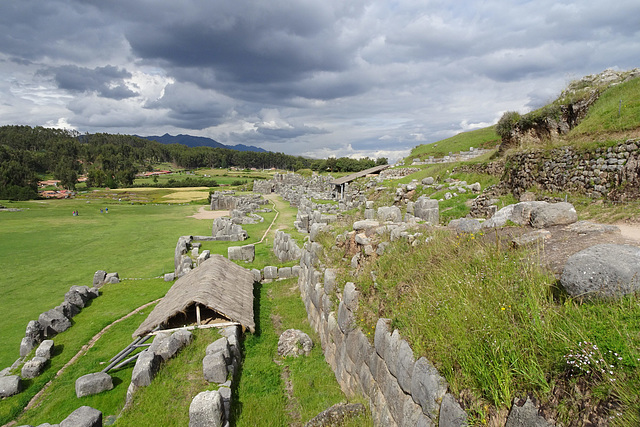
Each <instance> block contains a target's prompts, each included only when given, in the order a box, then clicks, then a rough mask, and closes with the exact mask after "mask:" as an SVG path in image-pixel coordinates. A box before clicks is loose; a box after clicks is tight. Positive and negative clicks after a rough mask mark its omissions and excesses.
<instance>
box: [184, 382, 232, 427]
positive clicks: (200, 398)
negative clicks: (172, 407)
mask: <svg viewBox="0 0 640 427" xmlns="http://www.w3.org/2000/svg"><path fill="white" fill-rule="evenodd" d="M223 424H224V405H223V402H222V396H220V393H219V392H218V391H217V390H210V391H203V392H201V393H198V395H197V396H196V397H194V398H193V400H192V401H191V405H190V406H189V427H221V426H222V425H223Z"/></svg>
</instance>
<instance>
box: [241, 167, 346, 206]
mask: <svg viewBox="0 0 640 427" xmlns="http://www.w3.org/2000/svg"><path fill="white" fill-rule="evenodd" d="M331 181H333V177H332V176H331V175H327V176H322V175H313V176H312V177H311V178H305V177H303V176H302V175H298V174H296V173H287V174H280V173H277V174H275V175H274V176H273V178H272V179H270V180H268V181H264V180H255V181H254V182H253V191H254V192H256V193H263V194H269V193H277V194H279V195H280V196H282V198H283V199H284V200H286V201H288V202H289V203H290V204H291V206H298V204H299V202H300V200H301V199H302V197H303V196H306V197H307V198H313V199H321V200H331V199H333V197H334V196H333V195H332V190H333V185H332V184H331Z"/></svg>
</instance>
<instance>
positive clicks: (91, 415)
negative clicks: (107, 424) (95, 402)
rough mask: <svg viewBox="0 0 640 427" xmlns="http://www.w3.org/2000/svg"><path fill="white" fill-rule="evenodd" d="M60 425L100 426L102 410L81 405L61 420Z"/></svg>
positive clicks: (65, 426) (76, 426)
mask: <svg viewBox="0 0 640 427" xmlns="http://www.w3.org/2000/svg"><path fill="white" fill-rule="evenodd" d="M60 427H102V412H100V411H98V410H97V409H94V408H92V407H90V406H81V407H80V408H78V409H76V410H75V411H73V412H72V413H71V414H69V416H68V417H67V418H65V419H64V420H62V422H61V423H60Z"/></svg>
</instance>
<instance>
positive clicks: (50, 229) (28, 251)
mask: <svg viewBox="0 0 640 427" xmlns="http://www.w3.org/2000/svg"><path fill="white" fill-rule="evenodd" d="M87 202H90V203H87ZM3 204H4V205H5V206H7V207H18V208H22V209H23V210H22V211H20V212H0V271H2V275H1V276H0V309H1V310H2V312H3V316H1V317H0V330H2V337H3V339H2V341H1V342H0V367H6V366H9V365H11V364H12V363H13V362H14V361H15V360H16V359H17V358H18V356H19V346H20V340H21V339H22V337H23V336H24V330H25V327H26V325H27V323H28V322H29V321H30V320H35V319H37V318H38V316H39V314H40V313H42V312H44V311H47V310H49V309H51V308H53V307H55V306H57V305H59V304H60V303H61V302H62V301H63V300H64V294H65V293H66V292H67V291H68V290H69V287H70V286H72V285H87V286H92V281H93V275H94V273H95V272H96V271H97V270H106V271H108V272H118V273H119V275H120V277H121V278H150V277H157V276H160V275H162V274H164V273H166V272H170V271H173V269H174V265H173V253H174V248H175V244H176V241H177V240H178V237H179V236H181V235H184V234H209V233H210V229H211V221H208V220H197V219H194V218H188V216H189V215H192V214H193V213H194V212H196V211H197V209H198V206H194V205H183V206H180V205H131V204H125V203H121V204H118V203H115V204H113V203H112V204H109V205H106V204H102V203H98V202H94V201H87V200H78V199H71V200H52V201H31V202H20V203H18V202H16V203H9V202H3ZM105 207H108V208H109V213H100V209H101V208H105ZM74 210H77V211H78V212H79V216H72V214H71V213H72V211H74Z"/></svg>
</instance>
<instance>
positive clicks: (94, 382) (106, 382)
mask: <svg viewBox="0 0 640 427" xmlns="http://www.w3.org/2000/svg"><path fill="white" fill-rule="evenodd" d="M111 389H113V380H112V378H111V376H110V375H109V374H107V373H106V372H95V373H93V374H87V375H83V376H81V377H80V378H78V379H77V380H76V396H78V398H80V397H84V396H91V395H93V394H98V393H102V392H103V391H105V390H111Z"/></svg>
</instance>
